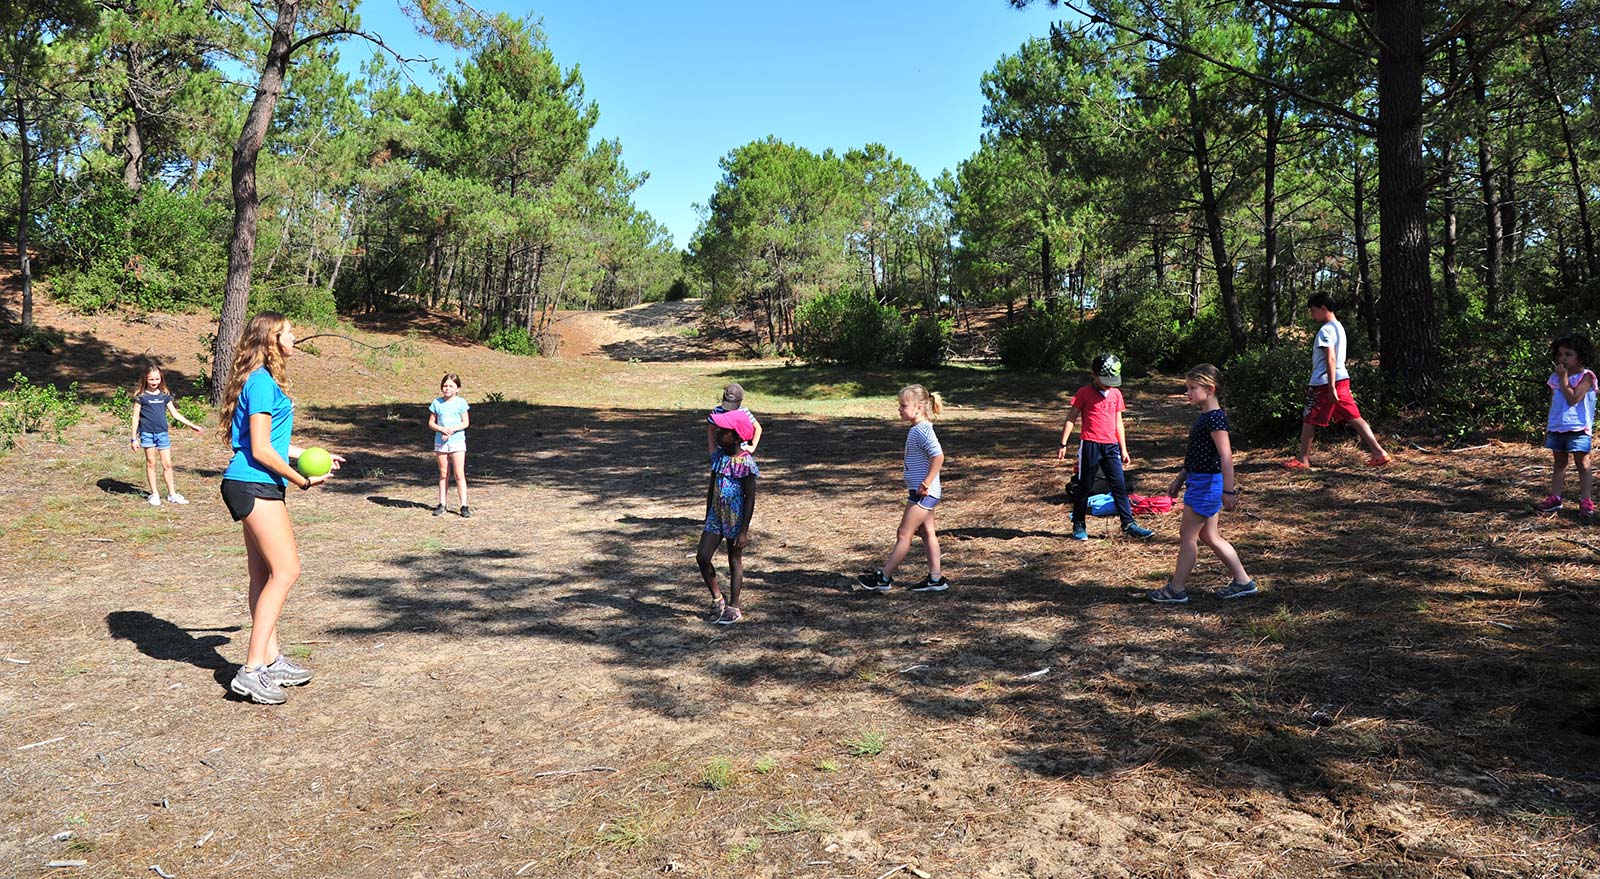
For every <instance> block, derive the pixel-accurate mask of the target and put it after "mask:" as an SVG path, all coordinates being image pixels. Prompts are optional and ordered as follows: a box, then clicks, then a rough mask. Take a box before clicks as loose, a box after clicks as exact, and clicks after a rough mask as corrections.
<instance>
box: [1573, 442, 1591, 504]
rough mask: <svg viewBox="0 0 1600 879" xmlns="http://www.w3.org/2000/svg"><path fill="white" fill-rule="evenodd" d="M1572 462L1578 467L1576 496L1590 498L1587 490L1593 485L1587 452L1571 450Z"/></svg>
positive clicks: (1583, 498) (1584, 498)
mask: <svg viewBox="0 0 1600 879" xmlns="http://www.w3.org/2000/svg"><path fill="white" fill-rule="evenodd" d="M1572 463H1573V464H1575V465H1577V467H1578V498H1579V499H1580V500H1592V498H1591V497H1590V495H1589V492H1590V489H1592V488H1593V487H1594V486H1593V483H1594V473H1593V472H1592V471H1591V470H1590V469H1589V453H1588V452H1573V453H1572Z"/></svg>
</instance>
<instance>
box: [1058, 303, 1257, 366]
mask: <svg viewBox="0 0 1600 879" xmlns="http://www.w3.org/2000/svg"><path fill="white" fill-rule="evenodd" d="M1185 308H1187V304H1186V303H1185V302H1184V301H1183V300H1181V299H1179V298H1178V297H1176V296H1170V295H1167V294H1165V293H1159V292H1155V291H1152V290H1137V291H1129V292H1126V293H1122V294H1120V295H1118V296H1114V297H1111V298H1109V299H1107V300H1106V301H1105V302H1102V303H1100V307H1099V308H1098V309H1096V310H1095V313H1094V316H1093V317H1092V318H1090V319H1089V321H1088V322H1087V323H1086V324H1085V326H1084V342H1083V345H1084V347H1083V349H1082V356H1084V357H1085V358H1087V357H1092V356H1093V354H1094V352H1097V351H1111V352H1113V353H1115V354H1116V355H1117V356H1119V357H1121V358H1122V363H1123V367H1124V369H1125V370H1128V371H1133V372H1141V371H1144V370H1148V369H1153V368H1169V369H1171V368H1179V369H1181V368H1185V367H1187V366H1190V365H1192V364H1180V363H1178V362H1174V361H1175V357H1174V355H1176V354H1178V353H1179V344H1178V343H1179V341H1180V338H1181V331H1180V327H1179V318H1180V317H1181V316H1182V314H1183V311H1184V309H1185ZM1222 338H1223V339H1224V340H1226V339H1227V333H1226V332H1223V334H1222Z"/></svg>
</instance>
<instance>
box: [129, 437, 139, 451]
mask: <svg viewBox="0 0 1600 879" xmlns="http://www.w3.org/2000/svg"><path fill="white" fill-rule="evenodd" d="M128 448H130V449H133V450H134V451H136V452H137V451H139V441H138V440H136V439H131V440H128Z"/></svg>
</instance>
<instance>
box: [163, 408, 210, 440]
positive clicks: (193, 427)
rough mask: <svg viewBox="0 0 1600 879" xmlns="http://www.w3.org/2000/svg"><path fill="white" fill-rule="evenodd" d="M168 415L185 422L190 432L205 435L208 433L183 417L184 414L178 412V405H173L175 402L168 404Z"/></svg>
mask: <svg viewBox="0 0 1600 879" xmlns="http://www.w3.org/2000/svg"><path fill="white" fill-rule="evenodd" d="M167 414H168V415H171V416H172V417H173V418H176V419H178V420H179V421H181V422H183V424H184V426H185V427H187V428H189V429H190V430H192V431H194V432H195V433H205V432H206V429H205V428H203V427H201V426H200V425H198V424H195V423H194V422H193V421H190V420H189V419H187V418H184V417H183V413H182V412H179V411H178V404H176V403H173V402H170V401H169V402H168V403H167Z"/></svg>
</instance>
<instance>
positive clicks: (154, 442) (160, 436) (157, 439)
mask: <svg viewBox="0 0 1600 879" xmlns="http://www.w3.org/2000/svg"><path fill="white" fill-rule="evenodd" d="M139 448H141V449H170V448H172V434H170V433H168V432H167V431H165V430H163V431H159V432H157V433H147V432H145V431H142V430H141V431H139Z"/></svg>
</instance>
